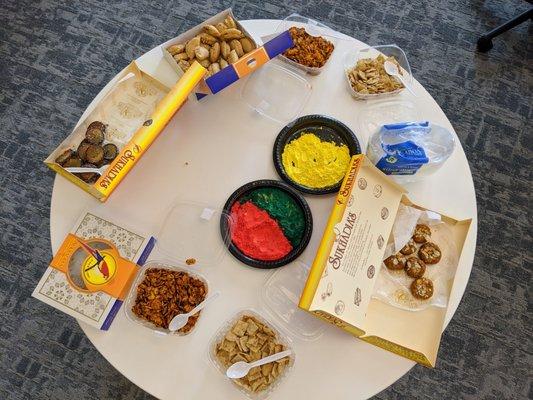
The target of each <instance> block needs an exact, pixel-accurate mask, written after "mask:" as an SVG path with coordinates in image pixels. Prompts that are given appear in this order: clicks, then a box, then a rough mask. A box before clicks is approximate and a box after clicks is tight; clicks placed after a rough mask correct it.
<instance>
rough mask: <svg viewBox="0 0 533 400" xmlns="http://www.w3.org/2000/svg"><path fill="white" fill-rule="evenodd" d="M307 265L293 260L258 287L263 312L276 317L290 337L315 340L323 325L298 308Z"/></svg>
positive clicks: (321, 332)
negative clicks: (260, 287)
mask: <svg viewBox="0 0 533 400" xmlns="http://www.w3.org/2000/svg"><path fill="white" fill-rule="evenodd" d="M308 274H309V268H308V267H306V266H305V264H303V263H302V262H294V263H292V264H290V265H288V266H286V267H285V268H280V269H278V270H277V271H276V272H274V273H273V274H272V275H271V276H270V277H269V278H268V280H267V281H266V283H265V285H263V288H262V290H261V300H262V301H263V305H264V308H265V311H266V312H267V313H268V314H269V315H270V316H272V317H273V318H276V319H277V320H280V321H281V323H282V329H283V328H284V330H286V331H287V333H288V334H289V335H291V336H293V337H296V338H298V339H301V340H305V341H313V340H317V339H319V338H320V337H321V336H322V334H323V333H324V329H325V328H326V327H325V324H324V323H323V322H322V321H320V320H319V319H317V318H316V317H314V316H312V315H311V314H309V313H308V312H307V311H304V310H302V309H300V308H299V307H298V303H299V301H300V295H301V293H302V290H303V288H304V286H305V282H306V280H307V275H308Z"/></svg>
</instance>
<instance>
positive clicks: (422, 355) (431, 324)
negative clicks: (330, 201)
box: [299, 155, 471, 367]
mask: <svg viewBox="0 0 533 400" xmlns="http://www.w3.org/2000/svg"><path fill="white" fill-rule="evenodd" d="M405 193H406V191H405V189H403V188H402V187H401V186H399V185H398V184H396V183H395V182H394V181H392V180H391V179H390V178H388V177H387V176H386V175H384V174H383V173H382V172H381V171H379V170H378V169H377V168H376V167H375V166H374V165H373V164H372V163H371V162H370V161H369V160H368V159H367V158H366V156H364V155H357V156H354V157H353V158H352V161H351V164H350V168H349V170H348V173H347V175H346V177H345V179H344V181H343V184H342V186H341V188H340V190H339V194H338V196H337V199H336V201H335V205H334V207H333V210H332V212H331V215H330V218H329V220H328V223H327V226H326V229H325V232H324V235H323V237H322V241H321V243H320V246H319V249H318V251H317V254H316V257H315V260H314V262H313V265H312V268H311V270H310V273H309V276H308V279H307V282H306V285H305V288H304V290H303V292H302V296H301V298H300V303H299V306H300V308H302V309H304V310H306V311H308V312H310V313H312V314H313V315H315V316H317V317H319V318H322V319H324V320H326V321H328V322H330V323H332V324H334V325H336V326H338V327H340V328H342V329H344V330H345V331H347V332H349V333H351V334H352V335H354V336H356V337H358V338H359V339H361V340H364V341H366V342H369V343H371V344H374V345H376V346H379V347H382V348H384V349H386V350H388V351H391V352H394V353H396V354H398V355H401V356H403V357H406V358H409V359H411V360H413V361H416V362H417V363H420V364H422V365H425V366H427V367H434V366H435V362H436V359H437V352H438V348H439V343H440V338H441V335H442V330H443V328H444V321H445V316H446V310H447V307H436V306H429V307H427V308H425V309H423V310H421V311H411V310H404V309H400V308H397V307H394V306H392V305H390V304H386V303H384V302H382V301H380V300H377V299H375V298H372V293H373V291H374V286H375V283H376V281H377V277H378V275H379V273H380V269H381V268H382V261H383V257H384V253H385V247H386V246H385V245H384V244H385V243H387V241H388V239H389V237H390V235H391V230H392V227H393V223H394V220H395V217H396V214H397V210H398V207H399V205H400V203H401V204H404V205H407V206H411V207H415V208H418V209H420V210H426V209H425V208H423V207H420V206H418V205H415V204H413V203H412V202H410V201H409V199H408V198H407V197H406V196H405ZM440 215H441V221H442V222H444V223H445V224H446V225H447V229H448V231H449V232H451V236H452V237H451V238H450V240H452V241H453V242H454V244H455V248H456V249H457V254H458V255H459V257H458V265H460V264H461V257H460V255H461V253H462V248H463V244H464V242H465V239H466V237H467V235H468V232H469V229H470V223H471V220H463V221H459V220H456V219H454V218H451V217H448V216H446V215H444V214H442V213H441V214H440ZM454 279H455V275H454ZM454 279H452V280H451V282H449V283H448V284H447V285H446V286H447V287H445V288H444V290H445V291H447V294H448V296H449V294H450V292H451V289H452V285H453V281H454Z"/></svg>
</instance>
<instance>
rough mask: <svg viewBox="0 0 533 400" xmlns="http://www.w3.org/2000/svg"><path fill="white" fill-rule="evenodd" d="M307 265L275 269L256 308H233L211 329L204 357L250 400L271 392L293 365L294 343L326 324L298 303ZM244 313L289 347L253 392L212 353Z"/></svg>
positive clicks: (319, 333) (309, 337) (311, 336)
mask: <svg viewBox="0 0 533 400" xmlns="http://www.w3.org/2000/svg"><path fill="white" fill-rule="evenodd" d="M308 273H309V268H308V267H307V266H306V265H305V264H303V263H301V262H298V261H296V262H293V263H291V264H288V265H286V266H285V267H283V268H280V269H277V270H276V271H274V272H273V273H272V274H270V275H269V277H268V278H267V280H266V282H265V284H264V285H263V286H262V289H261V298H260V306H259V308H258V309H253V308H244V309H240V310H237V311H236V313H235V314H234V315H233V316H232V317H231V318H230V319H228V320H227V321H226V322H225V323H223V324H222V326H221V327H220V328H219V329H218V331H217V332H216V333H215V335H214V336H213V338H212V339H211V341H210V343H209V345H208V349H207V352H208V358H209V360H210V362H211V363H212V365H213V366H214V367H215V368H216V369H217V370H218V371H219V372H220V373H221V376H222V377H223V378H224V379H226V380H227V381H228V382H230V383H231V384H232V385H234V386H235V387H236V388H238V390H240V391H241V392H242V393H243V394H245V395H246V396H247V397H248V398H250V399H252V400H264V399H266V398H267V397H268V396H270V395H271V394H272V392H273V391H274V390H276V388H278V387H279V386H280V385H281V384H282V383H283V382H284V381H286V380H287V379H288V378H289V376H290V374H291V372H292V371H293V369H294V366H295V361H296V352H295V348H294V344H295V343H296V342H298V341H305V342H309V341H314V340H317V339H319V338H320V337H321V336H322V334H323V333H324V329H325V328H326V325H325V324H324V322H323V321H321V320H319V319H317V318H314V317H313V316H312V315H311V314H309V313H307V312H306V311H303V310H301V309H300V308H299V307H298V302H299V299H300V294H301V292H302V290H303V287H304V285H305V282H306V280H307V274H308ZM244 316H251V317H254V318H256V319H257V320H258V321H260V322H261V323H263V324H265V325H267V326H268V327H269V328H271V329H272V330H273V331H274V332H275V334H276V338H277V339H278V340H279V343H281V344H283V346H284V347H285V348H284V350H287V349H288V350H291V351H292V353H291V355H290V356H289V363H288V365H287V367H286V368H285V369H284V371H283V373H282V374H280V375H279V377H277V378H276V379H275V381H273V382H272V384H270V385H269V386H268V387H267V388H266V389H265V390H263V391H260V392H253V391H251V390H248V389H246V388H245V387H243V386H242V385H240V384H239V383H238V382H233V380H232V379H230V378H228V377H227V376H226V369H227V367H226V366H225V365H224V364H223V363H222V361H221V360H219V359H218V358H217V356H216V350H217V345H218V344H220V343H222V341H223V339H224V338H225V336H226V334H227V333H228V332H230V331H231V328H232V327H233V326H234V325H235V323H236V322H237V321H239V320H240V319H241V318H243V317H244Z"/></svg>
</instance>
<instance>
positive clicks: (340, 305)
mask: <svg viewBox="0 0 533 400" xmlns="http://www.w3.org/2000/svg"><path fill="white" fill-rule="evenodd" d="M344 308H345V305H344V301H342V300H339V301H337V304H335V314H337V315H342V313H343V312H344Z"/></svg>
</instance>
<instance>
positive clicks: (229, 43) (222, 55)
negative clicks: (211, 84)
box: [167, 15, 255, 78]
mask: <svg viewBox="0 0 533 400" xmlns="http://www.w3.org/2000/svg"><path fill="white" fill-rule="evenodd" d="M203 30H204V31H203V32H202V33H200V34H199V35H197V36H195V37H194V38H192V39H191V40H189V41H188V42H186V43H184V44H181V43H180V44H174V45H172V46H170V47H168V48H167V51H168V52H169V53H170V54H171V55H172V57H173V58H174V60H176V62H177V63H178V66H179V67H180V69H181V70H182V71H183V72H185V71H187V69H189V67H190V66H191V64H192V63H193V61H195V60H196V61H198V62H199V63H200V64H201V65H202V66H203V67H205V68H207V70H208V72H207V74H206V78H207V77H209V76H211V75H214V74H216V73H217V72H219V71H220V70H221V69H223V68H225V67H227V66H228V65H229V64H234V63H235V62H237V61H238V60H239V58H241V57H243V56H244V55H245V54H247V53H249V52H251V51H252V50H254V49H255V44H254V42H253V41H252V39H250V38H249V37H246V36H245V34H244V33H243V32H242V31H241V30H240V29H238V27H237V24H236V23H235V20H234V19H233V18H232V17H231V16H230V15H228V16H227V17H226V19H224V22H219V23H218V24H216V25H205V26H204V27H203Z"/></svg>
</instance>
